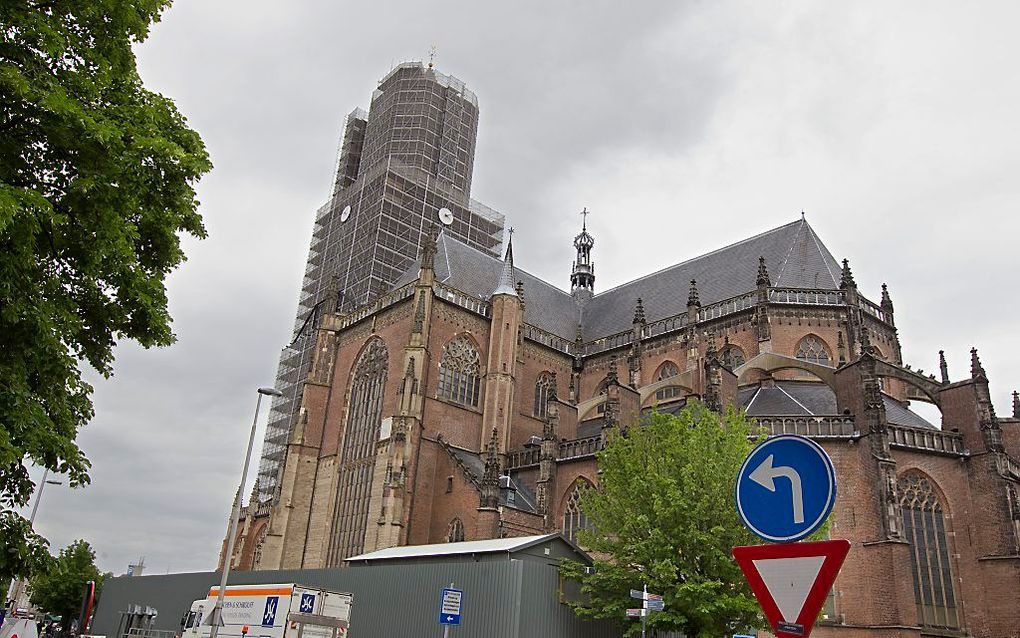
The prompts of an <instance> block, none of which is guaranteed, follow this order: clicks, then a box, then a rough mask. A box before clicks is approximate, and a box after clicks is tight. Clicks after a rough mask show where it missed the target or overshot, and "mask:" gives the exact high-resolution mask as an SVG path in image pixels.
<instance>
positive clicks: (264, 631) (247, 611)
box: [181, 584, 354, 638]
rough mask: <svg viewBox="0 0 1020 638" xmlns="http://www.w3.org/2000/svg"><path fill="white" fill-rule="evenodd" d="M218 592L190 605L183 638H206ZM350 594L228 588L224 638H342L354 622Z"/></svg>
mask: <svg viewBox="0 0 1020 638" xmlns="http://www.w3.org/2000/svg"><path fill="white" fill-rule="evenodd" d="M219 591H220V588H219V587H213V588H212V589H210V590H209V595H208V596H206V597H205V598H201V599H199V600H196V601H195V602H193V603H191V608H190V609H189V610H188V612H187V613H186V614H184V617H183V618H182V619H181V638H208V636H209V634H210V631H211V629H212V627H211V625H210V623H211V621H212V611H213V608H214V607H215V606H216V598H217V596H218V594H219ZM353 602H354V598H353V596H351V594H343V593H339V592H332V591H327V590H325V589H321V588H318V587H305V586H304V585H296V584H284V585H229V586H228V587H227V588H226V591H225V592H224V594H223V622H222V625H221V626H220V630H219V632H218V635H219V636H223V638H339V637H341V636H347V628H348V626H349V625H350V622H351V605H352V604H353Z"/></svg>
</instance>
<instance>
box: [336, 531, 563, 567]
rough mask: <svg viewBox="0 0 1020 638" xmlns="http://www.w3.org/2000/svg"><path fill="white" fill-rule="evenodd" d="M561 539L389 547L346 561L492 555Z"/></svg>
mask: <svg viewBox="0 0 1020 638" xmlns="http://www.w3.org/2000/svg"><path fill="white" fill-rule="evenodd" d="M557 538H558V539H561V540H562V537H561V536H560V535H559V534H543V535H541V536H517V537H515V538H493V539H490V540H484V541H464V542H462V543H433V544H431V545H405V546H403V547H389V548H387V549H380V550H378V551H375V552H369V553H367V554H361V555H359V556H352V557H350V558H348V559H347V560H348V561H356V560H381V559H387V558H417V557H421V556H449V555H451V554H493V553H496V552H512V551H516V550H521V549H526V548H528V547H530V546H532V545H538V544H539V543H543V542H545V541H549V540H553V539H557Z"/></svg>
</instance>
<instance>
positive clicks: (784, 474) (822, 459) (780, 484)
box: [735, 434, 836, 543]
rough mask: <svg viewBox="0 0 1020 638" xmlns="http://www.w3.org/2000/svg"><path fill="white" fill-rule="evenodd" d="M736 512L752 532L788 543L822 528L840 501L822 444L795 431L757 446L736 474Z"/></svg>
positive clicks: (775, 541)
mask: <svg viewBox="0 0 1020 638" xmlns="http://www.w3.org/2000/svg"><path fill="white" fill-rule="evenodd" d="M735 493H736V499H737V512H739V514H740V518H741V520H743V522H744V525H746V526H747V528H748V529H750V530H751V531H752V532H754V533H755V534H757V535H758V536H760V537H762V538H764V539H765V540H767V541H772V542H773V543H790V542H793V541H797V540H800V539H802V538H804V537H806V536H809V535H811V534H812V533H813V532H814V531H815V530H817V529H818V528H819V527H821V526H822V524H823V523H824V522H825V519H826V518H828V516H829V514H830V513H831V512H832V507H833V505H835V503H836V470H835V468H833V466H832V459H830V458H829V455H828V454H826V452H825V450H823V449H822V446H820V445H818V444H817V443H815V442H814V441H812V440H811V439H808V438H806V437H803V436H797V435H795V434H781V435H779V436H774V437H771V438H769V439H767V440H766V441H764V442H762V443H761V444H759V445H758V446H757V447H756V448H754V450H752V451H751V453H750V454H749V455H748V456H747V459H745V460H744V464H743V466H741V468H740V473H739V474H737V485H736V489H735Z"/></svg>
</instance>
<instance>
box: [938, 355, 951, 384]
mask: <svg viewBox="0 0 1020 638" xmlns="http://www.w3.org/2000/svg"><path fill="white" fill-rule="evenodd" d="M939 371H940V372H941V373H942V383H949V366H948V365H947V364H946V351H945V350H939Z"/></svg>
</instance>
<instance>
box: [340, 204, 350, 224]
mask: <svg viewBox="0 0 1020 638" xmlns="http://www.w3.org/2000/svg"><path fill="white" fill-rule="evenodd" d="M350 216H351V205H350V204H347V205H346V206H344V209H343V211H341V213H340V222H341V223H343V222H345V221H347V218H348V217H350Z"/></svg>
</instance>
